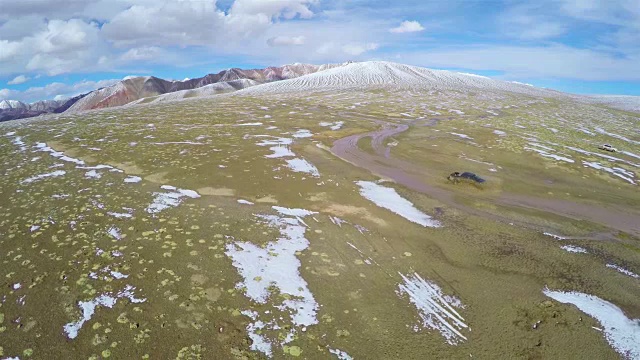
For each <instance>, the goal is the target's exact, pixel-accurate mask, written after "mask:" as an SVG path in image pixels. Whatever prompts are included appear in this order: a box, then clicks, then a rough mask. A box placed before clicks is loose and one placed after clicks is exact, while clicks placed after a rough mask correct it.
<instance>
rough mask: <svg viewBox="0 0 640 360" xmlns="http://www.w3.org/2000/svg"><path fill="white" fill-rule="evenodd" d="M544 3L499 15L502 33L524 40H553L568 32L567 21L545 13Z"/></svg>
mask: <svg viewBox="0 0 640 360" xmlns="http://www.w3.org/2000/svg"><path fill="white" fill-rule="evenodd" d="M545 6H547V5H546V4H544V3H527V4H524V5H517V6H513V7H511V8H508V9H507V10H506V11H505V12H503V13H501V14H499V15H498V19H497V20H498V21H497V23H498V24H500V25H501V26H500V27H499V29H500V31H501V33H503V34H506V35H507V36H509V37H515V38H520V39H523V40H543V39H551V38H554V37H557V36H559V35H562V34H564V33H566V32H567V30H568V24H567V20H566V19H558V18H557V16H552V15H550V14H546V13H545V11H544V10H545Z"/></svg>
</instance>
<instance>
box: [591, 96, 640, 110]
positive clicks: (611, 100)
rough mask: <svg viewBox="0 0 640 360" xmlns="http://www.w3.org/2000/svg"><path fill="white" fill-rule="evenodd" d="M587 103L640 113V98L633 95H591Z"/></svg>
mask: <svg viewBox="0 0 640 360" xmlns="http://www.w3.org/2000/svg"><path fill="white" fill-rule="evenodd" d="M585 98H586V101H587V102H591V103H599V104H604V105H607V106H611V107H613V108H616V109H620V110H627V111H633V112H640V96H631V95H589V96H586V97H585Z"/></svg>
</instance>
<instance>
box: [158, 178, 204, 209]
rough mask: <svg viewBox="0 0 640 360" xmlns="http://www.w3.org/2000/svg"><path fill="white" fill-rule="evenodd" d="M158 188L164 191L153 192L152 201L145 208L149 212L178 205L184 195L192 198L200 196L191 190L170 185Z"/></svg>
mask: <svg viewBox="0 0 640 360" xmlns="http://www.w3.org/2000/svg"><path fill="white" fill-rule="evenodd" d="M160 188H161V189H163V190H165V192H154V193H153V195H154V196H155V197H154V199H153V202H152V203H151V205H149V206H148V207H147V209H146V211H147V212H148V213H149V214H157V213H159V212H161V211H163V210H166V209H168V208H170V207H176V206H178V205H180V203H181V202H182V199H183V198H185V197H189V198H192V199H196V198H199V197H200V194H198V193H197V192H195V191H193V190H186V189H178V188H176V187H175V186H170V185H162V186H161V187H160Z"/></svg>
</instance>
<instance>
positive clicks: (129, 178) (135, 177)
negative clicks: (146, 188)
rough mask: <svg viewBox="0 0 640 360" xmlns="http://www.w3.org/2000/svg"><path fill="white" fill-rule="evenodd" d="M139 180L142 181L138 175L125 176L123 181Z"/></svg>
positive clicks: (133, 181) (137, 181) (136, 181)
mask: <svg viewBox="0 0 640 360" xmlns="http://www.w3.org/2000/svg"><path fill="white" fill-rule="evenodd" d="M140 181H142V178H141V177H139V176H127V177H126V178H125V179H124V182H125V183H127V184H133V183H139V182H140Z"/></svg>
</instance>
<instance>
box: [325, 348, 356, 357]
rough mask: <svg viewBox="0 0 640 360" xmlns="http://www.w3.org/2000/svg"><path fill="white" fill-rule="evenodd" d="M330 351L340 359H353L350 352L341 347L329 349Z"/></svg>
mask: <svg viewBox="0 0 640 360" xmlns="http://www.w3.org/2000/svg"><path fill="white" fill-rule="evenodd" d="M329 352H330V353H331V354H333V355H335V356H336V357H337V358H338V360H353V358H352V357H351V356H349V354H347V353H346V352H344V351H342V350H340V349H329Z"/></svg>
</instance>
